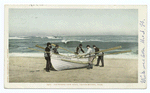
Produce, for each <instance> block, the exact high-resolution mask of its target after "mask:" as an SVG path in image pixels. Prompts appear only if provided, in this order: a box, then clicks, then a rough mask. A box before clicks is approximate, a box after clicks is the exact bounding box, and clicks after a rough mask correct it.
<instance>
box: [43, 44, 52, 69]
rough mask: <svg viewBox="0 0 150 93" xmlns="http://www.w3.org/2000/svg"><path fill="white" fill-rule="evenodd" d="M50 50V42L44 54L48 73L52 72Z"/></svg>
mask: <svg viewBox="0 0 150 93" xmlns="http://www.w3.org/2000/svg"><path fill="white" fill-rule="evenodd" d="M50 50H51V43H49V42H48V43H47V47H46V48H45V53H44V57H45V59H46V71H47V72H50V69H51V68H52V64H51V55H50Z"/></svg>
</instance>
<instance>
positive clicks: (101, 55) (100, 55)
mask: <svg viewBox="0 0 150 93" xmlns="http://www.w3.org/2000/svg"><path fill="white" fill-rule="evenodd" d="M93 48H94V49H95V52H98V51H100V49H99V48H98V47H96V46H95V45H93ZM96 55H97V56H98V59H97V64H96V65H95V66H99V62H100V60H101V63H102V65H101V66H100V67H104V59H103V58H104V53H103V52H100V53H95V56H96Z"/></svg>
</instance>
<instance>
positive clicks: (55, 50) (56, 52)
mask: <svg viewBox="0 0 150 93" xmlns="http://www.w3.org/2000/svg"><path fill="white" fill-rule="evenodd" d="M58 48H59V45H56V46H55V48H53V52H54V53H55V54H59V52H58V51H57V49H58Z"/></svg>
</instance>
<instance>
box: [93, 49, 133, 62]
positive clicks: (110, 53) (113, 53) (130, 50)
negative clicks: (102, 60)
mask: <svg viewBox="0 0 150 93" xmlns="http://www.w3.org/2000/svg"><path fill="white" fill-rule="evenodd" d="M127 52H131V50H127V51H121V52H115V53H109V54H105V55H112V54H120V53H127ZM96 59H97V57H96V58H95V59H94V60H93V62H94V61H95V60H96Z"/></svg>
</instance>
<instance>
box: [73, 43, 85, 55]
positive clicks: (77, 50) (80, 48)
mask: <svg viewBox="0 0 150 93" xmlns="http://www.w3.org/2000/svg"><path fill="white" fill-rule="evenodd" d="M80 51H82V52H83V53H84V50H83V49H82V44H79V46H78V47H77V48H76V52H75V54H79V53H80Z"/></svg>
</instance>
